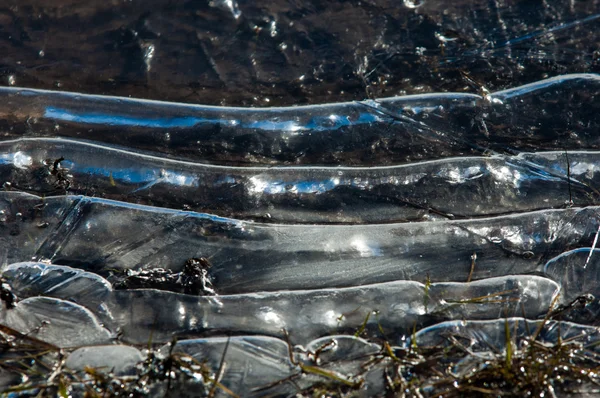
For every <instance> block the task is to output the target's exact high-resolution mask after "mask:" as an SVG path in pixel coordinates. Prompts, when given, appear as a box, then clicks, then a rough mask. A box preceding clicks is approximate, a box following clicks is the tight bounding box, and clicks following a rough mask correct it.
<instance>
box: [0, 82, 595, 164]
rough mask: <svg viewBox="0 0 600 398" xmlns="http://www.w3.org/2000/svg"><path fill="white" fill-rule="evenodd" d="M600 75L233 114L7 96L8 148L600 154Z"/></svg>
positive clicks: (282, 159)
mask: <svg viewBox="0 0 600 398" xmlns="http://www.w3.org/2000/svg"><path fill="white" fill-rule="evenodd" d="M599 90H600V79H599V78H598V76H597V75H594V74H573V75H564V76H558V77H554V78H550V79H547V80H542V81H538V82H535V83H532V84H529V85H526V86H521V87H516V88H513V89H510V90H505V91H500V92H497V93H490V94H485V95H475V94H462V93H444V94H426V95H415V96H405V97H394V98H385V99H379V100H377V101H374V100H367V101H357V102H347V103H337V104H325V105H311V106H298V107H287V108H264V109H252V108H226V107H210V106H199V105H187V104H176V103H165V102H158V101H146V100H135V99H128V98H117V97H102V96H94V95H85V94H77V93H66V92H50V91H43V90H34V89H24V88H15V87H3V88H2V90H1V91H0V97H1V98H2V101H0V102H1V103H2V106H1V107H0V120H4V121H5V122H6V123H9V124H10V126H11V129H10V130H8V131H6V136H5V137H6V139H9V138H11V137H12V138H20V137H56V136H60V137H65V138H67V137H70V138H76V139H80V133H81V131H85V132H86V133H85V139H86V140H89V141H94V142H96V143H104V144H110V145H118V146H122V147H127V148H129V149H130V150H144V151H147V152H152V153H162V154H164V155H168V156H169V157H176V158H180V159H188V160H193V161H203V162H207V163H221V164H229V165H235V164H245V165H258V164H262V165H275V164H279V165H300V164H302V165H318V164H327V165H336V166H337V165H347V166H356V165H362V166H367V165H379V166H382V165H393V164H398V163H406V162H414V161H419V160H427V159H439V158H443V157H451V156H465V155H481V154H484V153H489V152H490V151H492V152H497V153H511V152H513V151H541V150H559V151H561V150H565V149H566V150H579V149H581V148H585V149H587V150H593V149H596V150H597V149H599V148H600V144H599V141H598V138H597V136H596V134H595V132H596V131H597V129H598V127H599V126H600V120H599V116H598V115H599V113H598V109H597V102H598V101H596V97H597V95H598V92H599Z"/></svg>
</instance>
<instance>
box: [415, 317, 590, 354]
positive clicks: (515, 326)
mask: <svg viewBox="0 0 600 398" xmlns="http://www.w3.org/2000/svg"><path fill="white" fill-rule="evenodd" d="M506 323H508V326H509V330H510V336H507V335H506V329H505V327H504V326H505V324H506ZM540 326H541V327H540ZM538 329H539V333H538ZM450 336H455V337H460V338H461V339H463V340H465V341H467V342H468V343H467V345H466V347H468V348H469V349H470V350H472V351H474V352H486V351H487V352H489V351H490V350H492V351H495V352H503V351H504V350H505V348H506V342H507V341H510V340H511V339H512V340H513V342H514V343H516V347H517V348H522V347H523V344H524V342H526V341H527V340H530V339H531V338H532V337H533V336H535V337H536V339H537V341H539V342H541V343H546V344H555V343H556V342H557V340H558V336H560V337H561V338H562V339H563V340H569V339H571V341H577V342H578V343H582V344H584V345H585V346H586V347H588V348H590V349H592V350H595V349H596V346H597V344H598V341H599V339H600V331H599V330H598V329H597V328H595V327H591V326H585V325H579V324H577V323H572V322H558V321H546V322H544V321H542V320H530V319H524V318H516V317H515V318H505V319H496V320H489V321H448V322H442V323H439V324H437V325H434V326H430V327H428V328H425V329H421V330H419V331H418V332H417V333H416V335H415V337H414V338H415V339H416V340H415V341H416V343H417V345H419V346H423V347H435V346H448V345H451V342H450V341H449V339H448V338H449V337H450ZM411 343H412V341H411V340H409V341H408V344H411Z"/></svg>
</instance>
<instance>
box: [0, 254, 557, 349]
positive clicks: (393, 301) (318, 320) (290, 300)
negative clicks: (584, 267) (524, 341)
mask: <svg viewBox="0 0 600 398" xmlns="http://www.w3.org/2000/svg"><path fill="white" fill-rule="evenodd" d="M3 277H4V278H5V280H7V281H8V282H9V284H10V285H11V287H12V289H13V292H14V293H15V294H16V295H17V297H19V298H21V299H23V298H26V297H29V296H34V295H40V296H46V297H54V298H60V299H62V300H72V301H74V302H77V303H78V304H80V305H83V306H85V307H86V308H87V309H89V310H90V311H92V312H94V313H96V314H97V315H98V317H99V318H101V319H103V320H104V322H105V327H107V328H108V329H110V330H111V331H112V332H113V333H116V332H117V331H118V332H119V336H120V339H121V340H122V341H127V342H129V343H133V344H145V343H147V342H149V341H154V342H166V341H169V340H170V339H172V338H173V337H175V336H181V335H186V334H187V333H190V332H192V331H196V332H199V333H206V332H210V333H218V332H222V331H225V330H227V331H228V332H229V333H253V334H259V335H271V336H279V337H283V334H282V330H284V329H285V330H287V331H288V333H289V335H290V338H291V341H292V342H295V343H301V344H305V343H307V342H308V341H309V340H310V339H315V338H319V337H323V336H328V335H331V334H332V333H342V332H345V333H350V334H351V333H354V332H355V331H356V330H359V329H361V328H363V329H364V331H365V332H367V333H369V334H371V335H376V334H378V333H380V332H382V331H383V332H384V333H386V334H388V335H389V336H394V335H399V334H402V333H404V334H409V333H410V331H411V330H412V329H411V328H413V327H414V326H415V325H416V326H420V325H424V324H430V323H431V322H433V321H440V320H445V319H457V318H467V319H495V318H497V317H499V316H503V315H508V314H512V315H526V316H529V317H532V318H535V317H538V316H540V315H544V314H545V313H546V312H547V311H548V310H549V309H550V308H551V306H552V303H553V300H554V297H555V295H556V294H557V293H558V290H559V286H558V285H557V284H556V283H555V282H553V281H551V280H550V279H547V278H542V277H538V276H526V275H523V276H505V277H499V278H488V279H484V280H480V281H475V282H470V283H464V282H463V283H458V282H455V283H432V284H430V285H425V284H422V283H418V282H411V281H395V282H388V283H381V284H376V285H365V286H361V287H351V288H341V289H317V290H305V291H278V292H261V293H252V294H239V295H221V296H210V297H206V296H205V297H198V296H192V295H183V294H178V293H172V292H167V291H157V290H153V289H132V290H116V291H113V290H112V288H111V287H110V285H109V284H108V283H107V282H106V281H104V280H103V279H102V278H100V277H99V276H97V275H95V274H93V273H90V272H84V271H79V270H75V269H73V268H70V267H64V266H57V265H45V264H36V263H20V264H13V265H11V266H9V267H8V268H7V270H6V271H5V272H4V274H3ZM69 281H73V282H74V283H73V284H74V285H76V286H77V287H78V289H77V291H76V292H75V293H73V292H74V289H71V290H65V289H61V287H62V286H64V285H65V283H67V282H69ZM28 283H34V284H35V285H36V286H40V287H41V289H39V290H37V291H36V290H32V289H27V288H24V286H27V284H28ZM88 289H89V292H90V294H89V295H87V296H86V295H85V291H87V290H88ZM98 292H99V294H98ZM99 298H101V299H102V304H101V305H99V304H98V300H99ZM25 301H27V300H25ZM21 303H23V302H21ZM11 311H12V310H9V311H8V312H9V313H10V312H11ZM91 321H93V319H91ZM157 325H160V327H158V326H157Z"/></svg>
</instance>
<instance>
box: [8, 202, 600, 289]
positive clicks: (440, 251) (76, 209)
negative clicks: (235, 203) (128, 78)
mask: <svg viewBox="0 0 600 398" xmlns="http://www.w3.org/2000/svg"><path fill="white" fill-rule="evenodd" d="M0 197H5V198H6V199H5V201H9V202H11V203H13V204H18V206H13V208H11V209H9V208H8V207H7V210H8V211H7V212H6V216H7V221H6V222H5V223H4V225H5V226H6V228H4V229H3V230H2V231H0V232H3V233H2V235H0V239H2V240H3V242H5V245H4V246H3V247H4V248H5V249H4V250H5V251H6V252H5V253H6V254H5V262H6V263H13V262H19V261H22V259H23V258H32V257H34V258H35V259H37V260H42V259H43V260H50V261H52V262H53V263H54V264H60V265H75V266H77V267H78V268H83V269H86V270H91V271H94V272H99V273H104V274H106V273H107V272H109V271H110V270H111V269H148V268H155V267H161V268H165V269H171V270H174V271H179V270H181V269H182V267H183V265H184V263H185V262H186V261H187V260H188V259H190V258H194V257H205V258H207V259H209V260H210V262H211V263H212V265H213V266H212V267H211V268H210V269H209V277H210V278H211V279H212V280H213V284H214V286H215V288H216V290H217V292H219V293H221V294H233V293H246V292H256V291H264V290H271V291H274V290H280V289H309V288H310V289H315V288H324V287H343V286H352V285H361V284H372V283H380V282H387V281H392V280H399V279H404V280H416V281H420V282H424V281H425V279H426V277H427V275H430V276H431V278H432V281H433V282H441V281H459V282H460V281H466V280H467V277H468V275H469V273H470V269H471V265H472V264H471V257H472V255H473V253H477V254H478V257H477V261H476V264H475V267H474V271H473V275H472V276H473V278H474V279H482V278H489V277H495V276H502V275H507V274H525V273H531V272H534V271H541V269H542V267H543V265H544V264H545V262H546V261H547V260H549V259H550V258H552V257H554V256H556V255H558V254H560V253H562V252H563V251H565V250H566V249H568V248H576V247H589V246H591V245H592V243H593V240H594V238H595V236H596V232H597V229H598V217H599V214H600V213H599V212H598V208H596V207H587V208H570V209H563V210H543V211H535V212H528V213H522V214H515V215H508V216H499V217H493V218H482V219H473V220H441V221H436V222H421V223H397V224H393V223H392V224H381V225H378V224H372V225H329V226H325V225H278V224H262V223H256V222H246V221H240V220H235V219H228V218H222V217H216V216H213V215H210V214H202V213H194V212H187V211H175V210H168V209H161V208H155V207H148V206H141V205H134V204H126V203H122V202H114V201H110V200H105V199H99V198H87V197H75V196H67V197H49V198H45V199H44V200H42V199H41V198H35V197H33V196H23V195H21V194H17V193H11V192H2V193H0ZM39 204H42V205H46V207H45V208H44V212H43V214H40V215H39V216H35V217H32V218H24V217H19V218H18V219H17V218H16V214H15V213H13V212H14V211H20V212H22V214H32V212H33V208H34V207H35V206H37V205H39ZM15 207H16V208H15ZM34 214H35V213H34ZM41 222H44V223H46V222H47V223H48V226H47V227H46V228H40V227H39V223H41ZM12 229H17V230H19V231H20V233H18V234H16V233H9V231H10V230H12ZM48 231H50V233H49V232H48ZM23 241H28V242H29V244H27V245H23V246H22V247H19V243H20V242H23ZM32 243H34V245H32ZM449 270H452V271H451V272H449Z"/></svg>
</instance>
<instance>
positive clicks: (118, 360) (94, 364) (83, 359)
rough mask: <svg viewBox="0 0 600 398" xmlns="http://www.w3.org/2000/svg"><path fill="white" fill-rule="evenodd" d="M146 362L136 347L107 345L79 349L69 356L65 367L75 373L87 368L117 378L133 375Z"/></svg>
mask: <svg viewBox="0 0 600 398" xmlns="http://www.w3.org/2000/svg"><path fill="white" fill-rule="evenodd" d="M143 360H144V356H143V355H142V353H141V352H140V351H139V350H138V349H137V348H135V347H131V346H126V345H105V346H91V347H82V348H78V349H76V350H75V351H73V352H72V353H70V354H69V356H68V357H67V360H66V361H65V366H67V367H68V368H70V369H72V370H75V371H83V370H85V368H86V367H90V368H95V369H97V370H100V371H106V372H113V373H114V374H115V375H117V376H123V375H132V374H134V373H135V370H136V369H135V368H136V365H137V364H138V363H140V362H142V361H143Z"/></svg>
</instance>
